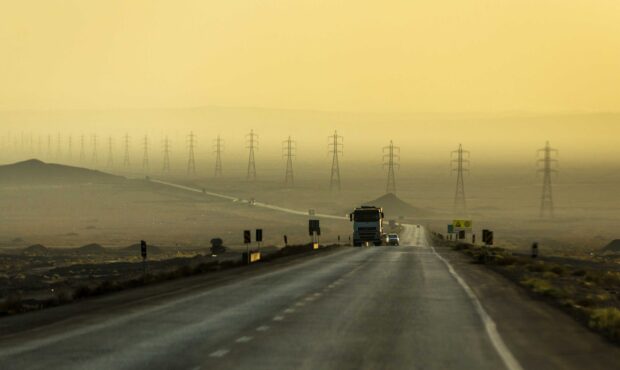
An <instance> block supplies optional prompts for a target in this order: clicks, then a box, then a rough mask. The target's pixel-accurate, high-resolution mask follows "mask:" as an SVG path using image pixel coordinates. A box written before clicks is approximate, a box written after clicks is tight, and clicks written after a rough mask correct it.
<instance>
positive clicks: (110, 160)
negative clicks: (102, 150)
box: [108, 136, 114, 168]
mask: <svg viewBox="0 0 620 370" xmlns="http://www.w3.org/2000/svg"><path fill="white" fill-rule="evenodd" d="M112 167H114V145H113V142H112V136H110V137H108V168H112Z"/></svg>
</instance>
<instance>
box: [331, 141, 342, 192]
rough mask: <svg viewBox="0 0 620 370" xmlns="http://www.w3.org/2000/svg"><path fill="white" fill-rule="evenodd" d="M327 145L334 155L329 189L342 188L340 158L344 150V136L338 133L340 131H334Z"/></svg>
mask: <svg viewBox="0 0 620 370" xmlns="http://www.w3.org/2000/svg"><path fill="white" fill-rule="evenodd" d="M327 147H328V152H329V154H331V155H332V171H331V175H330V177H329V190H334V189H338V190H340V189H341V185H340V162H339V160H338V158H339V156H340V155H341V154H343V153H344V152H343V137H342V136H340V135H338V131H334V134H333V135H332V136H329V143H328V144H327Z"/></svg>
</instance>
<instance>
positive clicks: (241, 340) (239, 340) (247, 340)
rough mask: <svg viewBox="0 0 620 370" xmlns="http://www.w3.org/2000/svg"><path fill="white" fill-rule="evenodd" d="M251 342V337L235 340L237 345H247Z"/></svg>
mask: <svg viewBox="0 0 620 370" xmlns="http://www.w3.org/2000/svg"><path fill="white" fill-rule="evenodd" d="M251 340H252V337H247V336H243V337H241V338H237V340H236V341H235V342H237V343H247V342H249V341H251Z"/></svg>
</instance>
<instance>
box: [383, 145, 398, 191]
mask: <svg viewBox="0 0 620 370" xmlns="http://www.w3.org/2000/svg"><path fill="white" fill-rule="evenodd" d="M383 167H384V168H385V167H387V169H388V174H387V186H386V189H385V191H386V192H387V193H392V194H396V173H395V172H396V171H395V169H396V168H400V147H397V146H394V142H392V140H390V145H388V146H386V147H384V148H383Z"/></svg>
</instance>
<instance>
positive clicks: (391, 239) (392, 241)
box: [387, 234, 400, 246]
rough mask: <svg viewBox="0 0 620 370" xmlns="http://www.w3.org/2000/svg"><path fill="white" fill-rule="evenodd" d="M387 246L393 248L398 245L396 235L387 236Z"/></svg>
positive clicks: (398, 240) (398, 241) (398, 239)
mask: <svg viewBox="0 0 620 370" xmlns="http://www.w3.org/2000/svg"><path fill="white" fill-rule="evenodd" d="M387 245H393V246H398V245H400V238H399V237H398V234H388V235H387Z"/></svg>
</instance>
